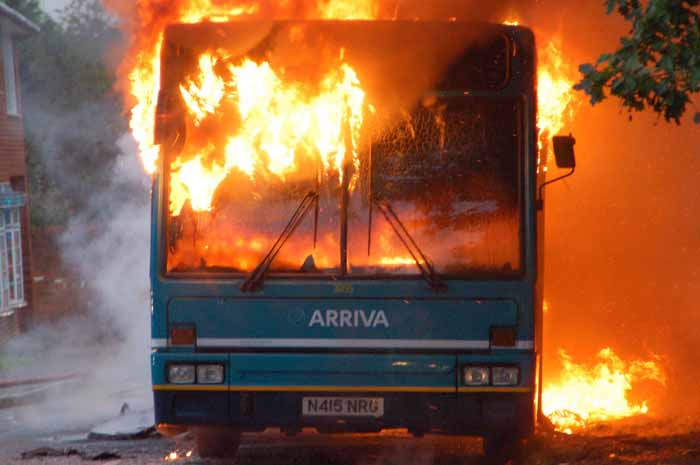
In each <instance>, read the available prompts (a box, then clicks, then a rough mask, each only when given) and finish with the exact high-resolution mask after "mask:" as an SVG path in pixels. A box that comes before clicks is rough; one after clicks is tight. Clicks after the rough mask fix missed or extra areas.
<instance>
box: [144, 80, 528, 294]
mask: <svg viewBox="0 0 700 465" xmlns="http://www.w3.org/2000/svg"><path fill="white" fill-rule="evenodd" d="M440 94H441V95H442V94H444V95H445V96H454V97H456V96H459V95H463V96H464V95H468V96H471V97H475V98H483V99H486V100H488V99H492V100H506V101H511V102H513V103H514V104H515V105H516V108H517V113H518V114H517V118H516V119H517V126H518V141H517V147H518V151H519V152H518V166H517V169H518V189H517V191H518V202H519V204H520V228H519V229H520V232H519V238H520V267H519V268H518V269H516V270H513V271H512V272H505V271H502V270H499V271H496V270H494V271H490V270H489V271H484V270H474V271H473V272H464V273H445V274H442V273H440V274H439V276H440V278H441V279H444V280H461V281H483V280H488V281H503V282H509V281H521V280H522V279H524V278H525V277H526V276H527V272H528V263H527V250H526V249H527V231H526V225H527V221H526V219H527V216H526V215H527V208H526V206H527V202H526V199H527V192H525V188H526V186H527V183H526V182H525V175H526V173H527V169H526V163H528V156H527V155H528V147H526V146H525V143H526V140H527V138H526V137H525V136H526V135H525V133H524V132H525V131H526V130H528V120H527V111H526V105H527V96H526V95H512V94H507V93H501V94H498V93H493V92H479V93H478V95H471V94H470V92H466V91H465V92H456V91H450V92H442V93H440ZM475 94H476V93H475ZM533 95H534V93H533ZM168 160H169V158H168V157H166V156H165V154H163V162H162V167H163V170H162V174H163V176H162V177H161V182H162V183H163V185H162V189H161V192H162V194H161V195H162V197H161V198H160V199H159V201H160V202H161V205H159V208H160V209H161V210H162V214H161V229H160V235H161V241H160V242H161V244H160V250H161V252H162V253H161V260H160V262H161V263H160V264H159V267H158V268H159V269H160V274H161V277H163V278H165V279H168V280H175V281H184V280H229V281H230V280H235V279H244V278H245V277H247V276H249V275H250V272H241V271H227V272H218V271H196V272H191V271H185V272H177V271H172V270H171V271H168V269H167V266H168V253H169V250H168V242H169V237H168V230H169V221H170V209H169V198H170V197H169V194H170V191H169V179H170V165H169V163H167V161H168ZM338 252H339V253H340V251H338ZM270 279H280V280H303V281H309V280H316V281H377V280H385V281H386V280H389V281H415V280H420V279H421V275H420V273H419V271H418V270H417V269H416V273H415V274H394V273H381V274H380V273H377V274H357V273H347V274H342V273H340V272H334V273H304V272H295V273H290V272H286V271H282V272H275V271H272V270H270V271H268V272H267V273H266V280H270Z"/></svg>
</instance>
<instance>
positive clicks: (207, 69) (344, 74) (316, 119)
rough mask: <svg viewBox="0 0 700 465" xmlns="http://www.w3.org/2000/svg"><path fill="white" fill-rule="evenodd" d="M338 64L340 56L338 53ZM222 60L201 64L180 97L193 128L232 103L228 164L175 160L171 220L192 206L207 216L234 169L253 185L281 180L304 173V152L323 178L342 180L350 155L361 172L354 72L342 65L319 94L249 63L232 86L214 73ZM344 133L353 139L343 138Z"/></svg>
mask: <svg viewBox="0 0 700 465" xmlns="http://www.w3.org/2000/svg"><path fill="white" fill-rule="evenodd" d="M341 57H342V53H341ZM218 61H219V59H218V58H217V57H214V56H212V55H211V54H204V55H202V56H201V57H200V60H199V75H198V77H197V78H195V79H191V80H190V82H189V83H188V84H187V85H186V86H181V88H180V90H181V93H182V96H183V99H184V101H185V103H186V105H187V109H188V111H189V113H190V115H191V116H192V118H193V120H194V123H195V125H199V124H201V122H202V121H203V120H204V119H205V118H207V116H208V115H213V114H217V113H218V112H219V106H220V105H221V103H222V101H224V100H226V101H230V102H232V103H234V104H235V106H236V108H237V110H238V115H239V116H240V119H241V123H240V125H239V127H238V129H237V130H236V131H235V132H234V131H232V132H231V133H230V134H229V135H228V142H227V145H226V148H225V162H224V163H223V164H218V163H216V162H213V163H211V164H210V165H209V166H208V167H205V166H204V163H203V160H205V159H207V158H209V157H208V155H210V154H211V153H212V152H213V151H214V150H215V147H214V146H211V145H210V146H208V147H207V148H206V149H205V151H206V152H207V153H201V152H199V153H195V154H194V156H192V154H185V155H183V156H182V157H181V158H179V159H178V160H176V161H175V163H174V165H173V172H172V176H171V196H170V202H171V204H170V207H171V213H172V214H173V215H175V216H177V215H179V214H180V212H181V210H182V207H183V206H184V205H185V203H186V202H187V201H188V200H190V201H191V206H192V209H193V210H194V211H208V210H209V209H210V208H211V201H212V198H213V196H214V193H215V191H216V189H217V188H218V186H219V184H220V183H221V182H222V181H223V180H224V179H225V178H226V176H227V175H228V174H229V173H230V172H231V171H232V170H234V169H237V170H239V171H240V172H242V173H244V174H246V175H247V176H248V177H250V178H253V177H255V176H258V175H264V174H271V175H274V176H277V177H279V178H280V179H284V178H285V176H286V175H288V174H290V173H292V172H294V171H297V170H299V169H301V167H299V166H297V165H296V163H295V162H296V156H297V154H298V153H299V152H300V151H301V152H304V151H307V152H311V153H309V154H308V155H309V156H310V157H314V156H316V157H318V158H319V159H320V162H321V163H322V165H323V168H324V170H325V171H327V172H328V171H330V172H335V173H337V174H338V175H339V178H340V179H341V180H342V172H343V169H342V168H343V164H344V163H345V160H346V152H347V150H348V149H350V150H351V151H352V153H351V154H348V155H349V156H350V157H351V159H352V163H353V164H354V165H355V166H356V167H359V159H358V156H357V151H356V148H357V145H358V142H359V133H360V129H361V127H362V122H363V111H364V99H365V93H364V91H363V90H362V88H361V87H360V82H359V80H358V78H357V74H356V73H355V71H354V70H353V69H352V68H351V67H350V66H349V65H348V64H346V63H341V64H340V65H339V66H338V68H336V69H332V70H331V71H329V72H328V73H327V74H326V75H325V77H323V79H322V80H321V82H320V86H319V88H318V90H316V91H308V90H307V89H305V87H304V85H303V84H301V83H297V82H288V81H284V80H283V79H282V78H281V77H280V76H279V75H278V73H277V72H275V71H274V70H273V69H272V67H271V66H270V64H269V63H267V62H263V63H256V62H254V61H252V60H250V59H246V60H245V61H244V62H243V63H242V64H240V65H238V66H234V65H230V64H229V65H228V66H227V71H228V72H229V73H230V76H231V77H230V80H228V81H226V80H224V79H223V78H222V77H221V76H219V75H217V73H216V72H215V71H214V66H215V65H216V63H217V62H218ZM348 129H349V131H350V134H351V137H350V139H349V142H350V144H349V146H348V139H347V138H346V131H347V130H348Z"/></svg>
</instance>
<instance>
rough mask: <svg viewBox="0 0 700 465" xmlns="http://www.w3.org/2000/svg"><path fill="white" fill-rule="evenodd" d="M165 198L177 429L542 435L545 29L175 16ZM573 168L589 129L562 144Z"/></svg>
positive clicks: (156, 375)
mask: <svg viewBox="0 0 700 465" xmlns="http://www.w3.org/2000/svg"><path fill="white" fill-rule="evenodd" d="M159 49H160V83H159V94H158V102H157V107H156V109H155V115H154V117H155V122H156V126H155V137H156V140H155V143H156V144H157V145H158V146H159V150H160V157H159V158H158V161H157V163H158V166H157V175H156V176H155V177H154V185H153V206H152V216H153V221H152V257H151V258H152V260H151V263H152V265H151V275H152V289H153V313H152V336H153V348H154V351H153V355H152V357H153V359H152V367H153V373H152V375H153V387H154V396H155V409H156V421H157V423H159V424H162V425H185V426H190V427H192V428H193V429H194V431H195V432H196V436H197V440H198V446H199V449H200V453H201V454H202V455H205V456H221V455H230V454H233V453H235V450H236V449H237V445H238V438H239V437H240V433H241V432H245V431H261V430H263V429H265V428H269V427H276V428H280V429H281V430H282V431H284V432H286V433H288V434H294V433H297V432H299V431H301V430H302V429H303V428H315V429H316V430H318V431H320V432H346V431H347V432H378V431H381V430H382V429H385V428H405V429H407V430H408V431H410V432H411V433H413V434H415V435H423V434H426V433H431V432H439V433H447V434H460V435H477V436H483V437H484V438H485V439H486V441H485V448H486V452H487V453H489V454H498V453H499V452H500V451H504V450H507V449H509V446H511V445H513V444H515V443H516V442H517V441H518V440H519V439H521V438H524V437H527V436H528V435H530V434H531V433H532V432H533V430H534V428H535V425H536V423H537V420H538V417H539V415H538V414H539V411H540V398H541V385H542V384H541V382H540V377H541V347H542V332H541V323H542V273H541V272H542V265H543V262H542V251H543V250H542V245H543V240H542V239H543V237H542V234H543V210H542V195H543V190H542V188H541V187H543V186H544V184H545V183H544V177H545V171H546V170H545V169H544V161H543V160H541V159H540V157H539V156H538V154H539V150H538V143H539V142H540V141H539V140H538V131H537V127H536V113H537V97H536V80H537V78H536V76H537V73H536V57H535V43H534V37H533V34H532V33H531V31H530V30H529V29H527V28H523V27H517V26H506V25H488V24H478V23H463V22H456V21H447V22H403V21H391V22H385V21H352V22H342V21H237V22H215V21H206V22H200V23H197V24H173V25H170V26H168V27H167V28H166V30H165V33H164V36H163V38H162V42H161V43H160V45H159ZM554 147H555V149H556V151H557V161H558V162H560V161H561V166H562V167H568V168H572V169H573V167H574V161H573V140H572V139H571V138H555V143H554Z"/></svg>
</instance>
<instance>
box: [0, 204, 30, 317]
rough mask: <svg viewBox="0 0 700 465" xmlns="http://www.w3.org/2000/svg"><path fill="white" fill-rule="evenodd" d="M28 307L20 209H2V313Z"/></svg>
mask: <svg viewBox="0 0 700 465" xmlns="http://www.w3.org/2000/svg"><path fill="white" fill-rule="evenodd" d="M24 305H26V303H25V300H24V272H23V269H22V228H21V222H20V208H19V207H15V208H2V209H0V313H2V312H3V311H7V310H10V309H13V308H17V307H23V306H24Z"/></svg>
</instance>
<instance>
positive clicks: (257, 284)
mask: <svg viewBox="0 0 700 465" xmlns="http://www.w3.org/2000/svg"><path fill="white" fill-rule="evenodd" d="M318 201H319V195H318V192H309V193H308V194H306V196H305V197H304V198H303V199H302V201H301V203H300V204H299V207H298V208H297V209H296V211H295V212H294V214H293V215H292V218H291V219H290V220H289V223H287V226H286V227H285V228H284V231H282V234H280V236H279V237H278V238H277V241H276V242H275V244H274V245H273V246H272V248H271V249H270V251H269V252H267V255H265V258H263V259H262V260H261V261H260V263H259V264H258V266H256V267H255V269H254V270H253V272H252V273H251V274H250V276H248V279H246V280H245V282H244V283H243V284H242V285H241V291H243V292H254V291H257V290H259V289H260V288H261V287H262V285H263V282H264V281H265V274H266V273H267V271H268V270H269V269H270V266H272V262H274V261H275V258H276V257H277V254H279V252H280V250H282V247H284V244H285V243H286V242H287V241H288V240H289V238H290V237H291V236H292V234H294V231H296V229H297V228H298V227H299V225H300V224H301V222H302V221H304V218H306V215H307V214H308V213H309V211H311V207H313V206H315V205H316V206H318ZM316 221H318V220H316ZM316 227H317V226H316ZM315 236H316V232H314V237H315ZM314 240H315V239H314Z"/></svg>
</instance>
